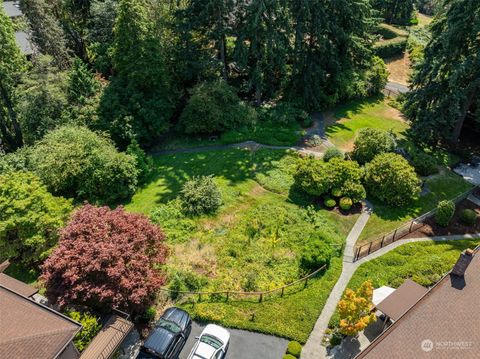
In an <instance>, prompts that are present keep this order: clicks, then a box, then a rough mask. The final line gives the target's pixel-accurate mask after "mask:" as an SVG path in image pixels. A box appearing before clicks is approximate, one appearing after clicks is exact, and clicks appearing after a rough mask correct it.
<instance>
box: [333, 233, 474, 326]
mask: <svg viewBox="0 0 480 359" xmlns="http://www.w3.org/2000/svg"><path fill="white" fill-rule="evenodd" d="M478 243H479V240H478V239H473V240H455V241H448V242H418V243H407V244H404V245H402V246H400V247H398V248H395V249H393V250H392V251H390V252H388V253H386V254H384V255H383V256H381V257H378V258H376V259H373V260H371V261H369V262H367V263H364V264H362V265H361V266H360V267H358V269H357V271H356V272H355V274H354V275H353V277H352V278H351V279H350V281H349V283H348V285H347V288H351V289H354V290H356V289H357V288H358V287H360V285H361V284H362V283H363V282H364V281H366V280H371V281H372V284H373V287H374V288H380V287H381V286H384V285H386V286H389V287H393V288H397V287H399V286H400V285H401V284H402V283H403V282H404V281H405V279H408V278H410V279H411V280H413V281H415V282H417V283H418V284H420V285H423V286H425V287H429V286H432V285H433V284H435V283H436V282H438V281H439V280H440V279H441V278H442V276H443V275H445V273H447V272H448V271H449V270H451V269H452V267H453V265H454V264H455V262H456V261H457V259H458V256H459V255H460V253H461V252H462V251H463V250H464V249H466V248H475V247H476V246H477V245H478ZM336 322H338V314H337V313H335V315H334V316H333V317H332V319H331V320H330V327H333V326H334V323H336Z"/></svg>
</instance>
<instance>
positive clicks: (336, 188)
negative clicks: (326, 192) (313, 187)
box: [330, 187, 342, 197]
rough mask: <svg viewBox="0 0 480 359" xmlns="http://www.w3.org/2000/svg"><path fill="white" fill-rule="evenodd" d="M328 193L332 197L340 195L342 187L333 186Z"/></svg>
mask: <svg viewBox="0 0 480 359" xmlns="http://www.w3.org/2000/svg"><path fill="white" fill-rule="evenodd" d="M330 193H331V194H332V196H333V197H342V189H341V188H338V187H335V188H333V189H332V191H331V192H330Z"/></svg>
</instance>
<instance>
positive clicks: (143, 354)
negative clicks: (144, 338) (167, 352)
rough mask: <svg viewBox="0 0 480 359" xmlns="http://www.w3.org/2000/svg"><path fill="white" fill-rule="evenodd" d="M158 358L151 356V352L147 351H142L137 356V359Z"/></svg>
mask: <svg viewBox="0 0 480 359" xmlns="http://www.w3.org/2000/svg"><path fill="white" fill-rule="evenodd" d="M155 358H156V356H155V355H153V354H150V353H149V352H147V351H146V349H143V348H142V349H140V352H139V353H138V355H137V359H155Z"/></svg>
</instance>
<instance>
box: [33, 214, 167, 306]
mask: <svg viewBox="0 0 480 359" xmlns="http://www.w3.org/2000/svg"><path fill="white" fill-rule="evenodd" d="M164 241H165V237H164V235H163V233H162V231H161V230H160V229H159V227H157V226H155V225H153V224H152V223H150V221H149V220H148V218H146V217H144V216H142V215H139V214H133V213H127V212H125V211H124V210H123V208H121V207H118V208H117V209H115V210H111V209H109V208H108V207H94V206H91V205H85V206H83V207H81V208H80V209H78V210H77V211H75V212H74V213H73V215H72V219H71V220H70V222H69V223H68V225H67V226H66V227H65V228H64V229H63V230H62V231H61V235H60V240H59V245H58V247H57V248H56V249H55V250H54V251H53V253H52V254H51V255H50V257H49V258H48V259H47V260H46V261H45V263H44V265H43V274H42V280H43V281H44V284H45V287H46V289H47V291H46V295H47V297H48V298H49V300H50V301H51V302H52V303H55V304H57V305H59V306H61V307H64V306H66V305H69V304H72V305H73V304H76V305H88V306H89V307H91V308H93V309H96V310H100V311H110V310H111V309H112V308H118V309H120V310H124V311H127V312H128V313H131V314H142V313H143V312H144V311H145V309H146V308H148V307H149V306H150V305H151V304H152V303H153V300H154V299H155V296H156V292H157V290H158V288H159V287H160V286H161V285H163V284H164V282H165V276H164V274H163V273H162V271H161V266H162V265H163V264H165V259H166V257H167V254H168V250H167V247H166V246H165V243H164Z"/></svg>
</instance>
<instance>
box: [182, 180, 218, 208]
mask: <svg viewBox="0 0 480 359" xmlns="http://www.w3.org/2000/svg"><path fill="white" fill-rule="evenodd" d="M180 200H181V206H182V210H183V212H184V213H186V214H187V215H190V216H198V215H202V214H206V213H212V212H215V211H216V210H217V209H218V207H220V205H221V204H222V195H221V193H220V191H219V189H218V187H217V184H216V183H215V181H214V179H213V177H212V176H201V177H194V178H192V179H191V180H189V181H187V182H185V184H184V185H183V187H182V190H181V192H180Z"/></svg>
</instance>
